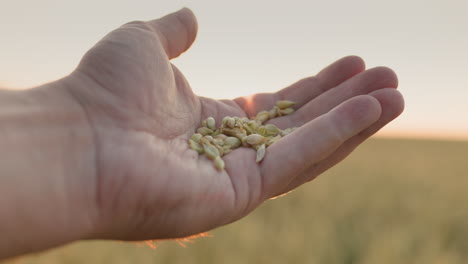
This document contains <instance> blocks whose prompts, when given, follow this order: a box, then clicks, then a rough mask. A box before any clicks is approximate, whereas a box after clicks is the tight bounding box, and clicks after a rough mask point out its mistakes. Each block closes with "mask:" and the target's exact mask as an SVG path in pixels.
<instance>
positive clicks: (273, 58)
mask: <svg viewBox="0 0 468 264" xmlns="http://www.w3.org/2000/svg"><path fill="white" fill-rule="evenodd" d="M184 6H186V7H189V8H191V9H192V10H193V11H194V12H195V15H196V16H197V18H198V21H199V33H198V37H197V40H196V42H195V44H194V45H193V46H192V48H191V49H190V50H189V51H188V52H187V53H185V54H183V55H182V57H180V58H178V59H176V60H174V61H173V63H174V64H175V65H177V66H178V67H179V69H180V70H181V71H182V72H183V73H184V74H185V76H186V78H187V79H188V81H189V82H190V83H191V85H192V88H193V90H194V91H195V93H197V94H198V95H202V96H208V97H214V98H233V97H237V96H242V95H249V94H253V93H258V92H273V91H276V90H278V89H280V88H283V87H285V86H287V85H289V84H291V83H293V82H295V81H297V80H299V79H301V78H303V77H306V76H310V75H314V74H316V73H317V72H318V71H319V70H320V69H322V68H323V67H325V66H327V65H328V64H330V63H331V62H333V61H334V60H336V59H339V58H341V57H343V56H347V55H358V56H361V57H362V58H363V59H364V60H365V61H366V63H367V66H368V67H369V68H370V67H375V66H381V65H382V66H388V67H390V68H392V69H394V70H395V72H396V73H397V75H398V76H399V82H400V88H399V89H400V91H401V92H402V93H403V95H404V96H405V99H406V110H405V112H404V113H403V115H402V116H400V117H399V118H398V119H397V120H396V121H394V122H393V123H392V124H391V125H389V126H388V127H387V128H385V129H384V130H383V131H382V133H380V134H381V135H403V136H404V135H407V136H408V135H409V136H424V137H457V138H464V139H468V1H466V0H446V1H440V0H437V1H436V0H425V1H422V0H415V1H408V0H392V1H380V0H379V1H372V0H355V1H305V0H300V1H295V0H289V1H271V0H270V1H247V0H238V1H204V0H197V1H182V0H167V1H161V0H153V1H139V0H134V1H130V0H127V1H117V0H114V1H108V0H105V1H104V0H103V1H97V0H93V1H92V0H80V1H65V0H61V1H58V0H42V1H31V0H30V1H25V0H16V1H6V0H2V5H1V8H0V33H1V42H0V47H1V48H0V86H2V87H7V88H26V87H33V86H36V85H38V84H42V83H45V82H49V81H52V80H54V79H57V78H60V77H62V76H65V75H67V74H68V73H70V72H71V71H72V70H73V69H74V68H75V67H76V65H77V64H78V62H79V60H80V58H81V57H82V55H83V54H84V53H85V52H86V51H87V50H88V49H89V48H91V47H92V46H93V45H94V44H95V43H96V42H97V41H98V40H99V39H101V38H102V37H103V36H104V35H105V34H107V33H108V32H109V31H111V30H113V29H115V28H116V27H118V26H120V25H121V24H124V23H126V22H129V21H132V20H150V19H154V18H158V17H160V16H163V15H165V14H167V13H170V12H173V11H176V10H178V9H179V8H181V7H184Z"/></svg>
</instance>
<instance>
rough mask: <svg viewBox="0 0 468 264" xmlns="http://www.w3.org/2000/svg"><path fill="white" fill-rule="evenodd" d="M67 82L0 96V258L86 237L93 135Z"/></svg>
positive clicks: (90, 221)
mask: <svg viewBox="0 0 468 264" xmlns="http://www.w3.org/2000/svg"><path fill="white" fill-rule="evenodd" d="M67 78H68V77H67ZM67 78H65V79H61V80H58V81H56V82H53V83H50V84H46V85H43V86H40V87H37V88H34V89H29V90H21V91H11V90H2V91H0V147H1V148H2V149H4V150H8V152H5V153H6V154H5V155H3V156H4V157H2V160H1V161H0V192H2V200H1V201H0V215H1V216H2V225H1V226H0V233H2V238H0V258H1V257H6V256H13V255H17V254H22V253H28V252H32V251H37V250H41V249H45V248H49V247H53V246H57V245H60V244H63V243H67V242H71V241H74V240H77V239H82V238H87V237H90V236H92V232H93V228H94V222H95V218H96V217H97V216H96V215H97V213H96V212H95V206H94V198H93V197H95V195H94V194H95V193H94V192H95V190H94V188H95V186H96V184H95V179H96V178H95V168H94V167H95V166H94V164H95V157H94V155H95V151H94V142H93V135H92V132H91V129H90V126H89V122H88V121H87V118H86V115H85V113H84V112H83V110H82V109H81V106H80V105H79V104H78V103H77V102H76V100H74V99H73V97H72V96H71V95H70V94H69V93H68V90H67V88H66V86H67V83H69V79H67Z"/></svg>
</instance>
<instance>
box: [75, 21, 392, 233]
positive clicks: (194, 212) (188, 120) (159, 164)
mask: <svg viewBox="0 0 468 264" xmlns="http://www.w3.org/2000/svg"><path fill="white" fill-rule="evenodd" d="M186 15H188V16H190V14H186ZM179 16H180V15H179ZM168 19H169V20H170V19H171V18H166V20H168ZM172 19H174V18H172ZM161 21H162V22H161ZM172 22H173V23H175V24H177V23H179V24H180V23H181V20H180V17H179V18H177V19H176V20H175V21H172ZM192 22H193V23H194V21H192ZM167 23H169V22H167V21H164V20H159V21H156V22H149V23H131V24H127V25H125V26H123V27H121V28H119V29H118V30H116V31H114V32H113V33H111V34H110V35H108V36H107V37H106V38H104V39H103V40H102V41H101V42H100V43H99V44H98V45H96V47H94V48H93V49H92V50H90V52H89V53H88V54H87V55H86V56H85V57H84V59H83V61H82V63H81V64H80V66H79V67H78V70H77V71H76V74H77V75H80V76H81V78H84V79H86V80H88V81H90V83H92V84H93V86H92V88H89V87H88V88H87V89H86V90H83V91H75V93H77V94H82V95H81V97H83V98H84V99H82V101H88V103H84V104H83V105H84V107H85V108H86V111H87V112H88V116H89V118H90V121H91V124H92V126H93V128H94V130H95V132H96V133H95V135H96V141H97V145H98V148H97V157H96V158H97V161H98V162H97V163H96V164H97V165H96V166H97V168H96V169H97V172H98V175H97V197H96V199H97V201H98V206H99V209H100V210H101V211H102V212H103V213H102V215H103V221H104V222H106V225H108V226H110V228H111V229H113V228H114V229H121V228H122V226H125V229H126V232H125V233H121V234H119V235H117V236H118V237H119V238H125V239H142V238H161V237H179V236H185V235H189V234H194V233H198V232H200V231H204V230H207V229H210V228H213V227H215V226H219V225H222V224H226V223H228V222H231V221H234V220H236V219H238V218H240V217H242V216H244V215H245V214H247V213H248V212H250V211H251V210H253V209H254V208H255V207H256V206H258V205H259V204H260V203H261V202H262V201H264V200H265V199H268V198H270V197H272V196H275V195H278V194H281V193H284V192H287V191H289V190H291V189H293V188H295V187H297V186H298V185H300V184H302V183H304V182H305V181H307V180H310V179H312V178H313V177H315V176H316V175H318V174H319V173H321V172H322V171H323V170H325V169H327V168H329V167H330V166H332V165H334V164H335V163H336V162H338V161H339V160H340V159H342V158H343V157H344V156H346V155H347V154H348V153H349V152H351V151H352V150H353V149H354V147H355V146H357V145H358V144H359V143H360V142H361V141H362V140H363V139H364V138H366V137H368V136H369V135H370V134H372V133H373V132H375V131H376V130H378V129H379V128H380V127H381V126H383V125H384V124H385V123H387V122H389V121H390V120H391V119H393V118H394V117H395V116H396V115H398V114H399V112H401V102H399V101H398V100H399V97H398V95H396V96H395V92H394V91H393V89H392V91H390V90H385V91H383V90H382V91H376V93H377V94H376V95H374V96H375V97H376V98H377V99H379V101H380V103H381V105H382V110H383V114H382V115H381V116H380V119H381V120H379V121H378V122H376V123H375V124H374V126H373V127H370V128H368V129H367V132H365V133H363V134H361V136H356V137H354V138H351V136H352V135H354V134H356V133H354V132H353V133H354V134H353V133H351V132H349V133H351V134H350V135H349V136H348V135H346V136H348V138H345V137H343V138H341V136H340V135H342V134H343V133H347V132H342V131H338V132H337V133H331V134H332V136H330V135H324V134H323V132H324V131H318V132H321V133H316V134H314V130H318V129H326V128H327V127H326V126H325V127H323V124H324V123H325V124H326V122H324V121H323V120H322V119H325V118H322V119H321V118H318V117H321V116H324V115H325V114H326V113H328V112H329V111H330V110H332V109H333V108H335V107H336V106H337V105H339V104H341V103H343V102H345V101H347V100H348V99H350V98H352V97H354V96H357V95H360V94H367V93H371V92H373V91H375V90H378V89H380V88H385V87H395V86H396V79H395V78H394V75H393V73H392V72H390V71H389V70H386V69H375V70H371V71H368V72H367V73H361V74H359V75H358V76H355V77H353V76H354V75H356V74H358V73H360V72H361V71H363V64H362V61H361V60H360V59H357V58H355V57H349V58H345V59H343V60H341V61H339V62H336V63H335V64H333V65H331V66H330V67H328V68H327V69H325V70H324V71H322V72H321V73H320V74H319V75H318V76H317V77H316V78H309V79H305V80H303V81H300V82H298V83H296V84H294V85H292V86H291V87H289V88H286V89H284V90H282V91H280V92H278V93H275V94H260V95H257V96H255V97H254V99H253V100H252V101H246V100H244V99H243V98H238V99H235V100H233V101H228V100H226V101H215V100H211V99H208V98H200V97H197V96H195V95H194V94H193V93H192V91H191V89H190V86H189V84H188V83H187V82H186V80H185V78H184V77H183V75H182V74H181V73H180V72H179V71H178V70H177V68H176V67H175V66H173V65H172V64H171V63H170V62H169V59H170V58H172V57H176V56H178V55H179V54H180V53H181V52H183V51H184V50H185V49H187V48H188V46H190V44H191V42H192V41H193V39H194V37H195V35H193V36H190V30H187V29H185V32H184V33H185V36H181V35H180V34H181V33H180V32H179V31H180V30H179V31H178V30H177V28H176V27H175V26H174V27H175V28H171V27H173V23H170V24H169V28H165V26H168V24H167ZM182 24H183V23H182ZM182 26H185V27H186V26H187V24H184V25H182ZM187 32H188V34H187ZM184 38H185V41H183V40H184ZM344 90H347V92H344V93H343V91H344ZM340 91H341V92H340ZM283 98H287V99H290V100H294V101H297V102H298V107H299V109H298V110H297V113H296V114H294V115H292V116H290V117H282V118H280V119H278V120H274V121H272V122H275V123H276V124H277V125H278V126H280V127H286V126H300V125H303V124H306V125H304V127H303V128H301V129H299V130H298V131H297V133H294V134H297V135H291V136H288V137H286V138H284V139H283V140H281V141H280V142H278V143H276V144H274V145H272V146H271V147H270V148H269V149H268V151H267V156H266V157H265V160H264V161H263V162H262V163H261V164H260V165H259V164H257V163H256V162H255V157H254V156H255V152H254V151H253V150H251V149H243V148H241V149H237V150H235V151H233V152H231V153H230V154H229V155H226V156H225V157H224V160H225V162H226V169H225V171H222V172H219V171H217V170H216V169H215V168H214V167H213V164H212V162H211V161H209V160H208V159H206V158H205V157H203V156H201V157H198V154H197V153H196V152H195V151H193V150H191V149H189V147H188V144H187V139H188V138H189V137H190V136H191V134H193V133H194V131H195V130H196V128H197V127H198V126H199V124H200V122H201V120H203V119H204V118H206V117H208V116H213V117H215V119H216V121H217V123H218V124H219V121H220V120H221V119H222V118H223V117H224V116H228V115H229V116H252V115H254V114H255V113H256V112H257V111H259V110H263V109H269V108H271V107H272V105H273V104H274V102H275V101H276V100H278V99H283ZM388 98H393V99H390V100H389V99H388ZM392 100H393V101H392ZM358 103H359V102H355V103H354V104H358ZM352 104H353V103H349V104H348V105H350V106H343V107H348V108H349V107H351V106H352ZM361 104H362V102H361ZM385 106H386V108H385ZM368 108H369V107H368ZM369 109H370V111H374V110H375V109H373V108H372V106H370V108H369ZM375 111H377V112H378V110H375ZM379 114H380V113H377V114H374V116H376V115H379ZM369 118H370V119H372V118H373V119H375V120H370V121H369V120H367V121H363V122H367V123H366V124H363V125H361V126H362V127H358V128H354V129H355V130H356V129H359V130H358V131H356V132H360V131H361V130H363V129H365V128H367V127H368V126H369V125H370V124H371V123H374V122H375V121H376V118H378V116H377V117H376V118H375V117H369ZM369 118H368V119H369ZM311 120H314V121H312V122H309V121H311ZM317 120H318V121H317ZM361 121H362V120H361ZM369 122H370V123H369ZM333 129H337V128H336V127H333ZM338 130H339V128H338ZM334 134H337V135H339V136H338V137H336V135H334ZM343 135H344V134H343ZM309 136H312V137H313V138H312V139H311V140H307V142H306V143H305V144H304V143H303V141H304V139H305V138H308V137H309ZM345 141H346V142H345ZM324 142H325V143H324ZM311 146H313V148H312V147H311ZM314 148H315V149H314ZM129 214H130V215H131V217H129V216H128V215H129Z"/></svg>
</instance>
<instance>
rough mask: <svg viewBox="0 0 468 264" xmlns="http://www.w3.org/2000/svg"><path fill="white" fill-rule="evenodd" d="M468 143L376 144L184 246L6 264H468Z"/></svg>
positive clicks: (85, 246) (79, 252)
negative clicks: (244, 215)
mask: <svg viewBox="0 0 468 264" xmlns="http://www.w3.org/2000/svg"><path fill="white" fill-rule="evenodd" d="M467 162H468V142H463V141H436V140H409V139H386V138H377V139H371V140H370V141H368V142H366V143H365V144H364V145H362V146H361V147H360V148H359V149H358V150H357V151H356V152H355V153H354V154H352V155H351V156H350V157H349V158H348V159H346V160H345V161H344V162H343V163H341V164H340V165H338V166H336V167H334V168H333V169H331V170H330V171H328V172H326V173H324V174H322V175H321V176H320V177H319V178H318V179H316V180H315V181H313V182H311V183H309V184H308V185H305V186H302V187H301V188H299V189H298V190H296V191H295V192H293V193H290V194H288V195H287V196H285V197H281V198H278V199H276V200H272V201H268V202H266V203H265V204H264V205H263V206H261V207H260V208H259V209H258V210H256V211H254V212H253V213H252V214H251V215H249V216H247V217H246V218H244V219H242V220H241V221H239V222H236V223H234V224H231V225H228V226H225V227H221V228H218V229H216V230H214V231H211V232H209V235H210V237H204V238H198V239H195V240H194V241H192V242H187V243H185V247H182V246H181V245H179V244H178V243H177V242H174V241H165V242H156V243H154V245H156V249H151V248H150V247H149V246H147V245H145V244H135V243H127V242H108V241H104V242H103V241H96V242H94V241H90V242H79V243H75V244H71V245H68V246H65V247H62V248H59V249H54V250H50V251H47V252H45V253H41V254H35V255H29V256H26V257H22V258H17V259H13V260H9V261H5V262H4V264H20V263H21V264H33V263H34V264H39V263H41V264H45V263H47V264H54V263H117V264H118V263H187V264H190V263H226V264H229V263H233V264H234V263H235V264H238V263H321V264H328V263H330V264H332V263H333V264H334V263H340V264H342V263H363V264H367V263H369V264H370V263H380V264H385V263H425V264H431V263H468V173H467V169H468V164H467Z"/></svg>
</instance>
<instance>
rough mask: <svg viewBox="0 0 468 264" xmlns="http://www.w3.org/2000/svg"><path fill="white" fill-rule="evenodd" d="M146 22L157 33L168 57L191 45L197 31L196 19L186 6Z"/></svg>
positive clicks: (180, 52)
mask: <svg viewBox="0 0 468 264" xmlns="http://www.w3.org/2000/svg"><path fill="white" fill-rule="evenodd" d="M147 24H148V25H149V26H150V27H152V28H153V29H154V30H155V31H156V32H157V33H158V35H159V37H160V40H161V43H162V45H163V47H164V50H165V51H166V54H167V56H168V57H169V59H173V58H176V57H178V56H179V55H180V54H182V53H183V52H184V51H186V50H187V49H188V48H189V47H190V46H191V45H192V43H193V41H194V40H195V37H196V36H197V31H198V25H197V19H196V18H195V15H194V14H193V12H192V11H191V10H190V9H188V8H182V9H181V10H179V11H177V12H174V13H172V14H169V15H166V16H164V17H162V18H159V19H155V20H151V21H148V22H147Z"/></svg>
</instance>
